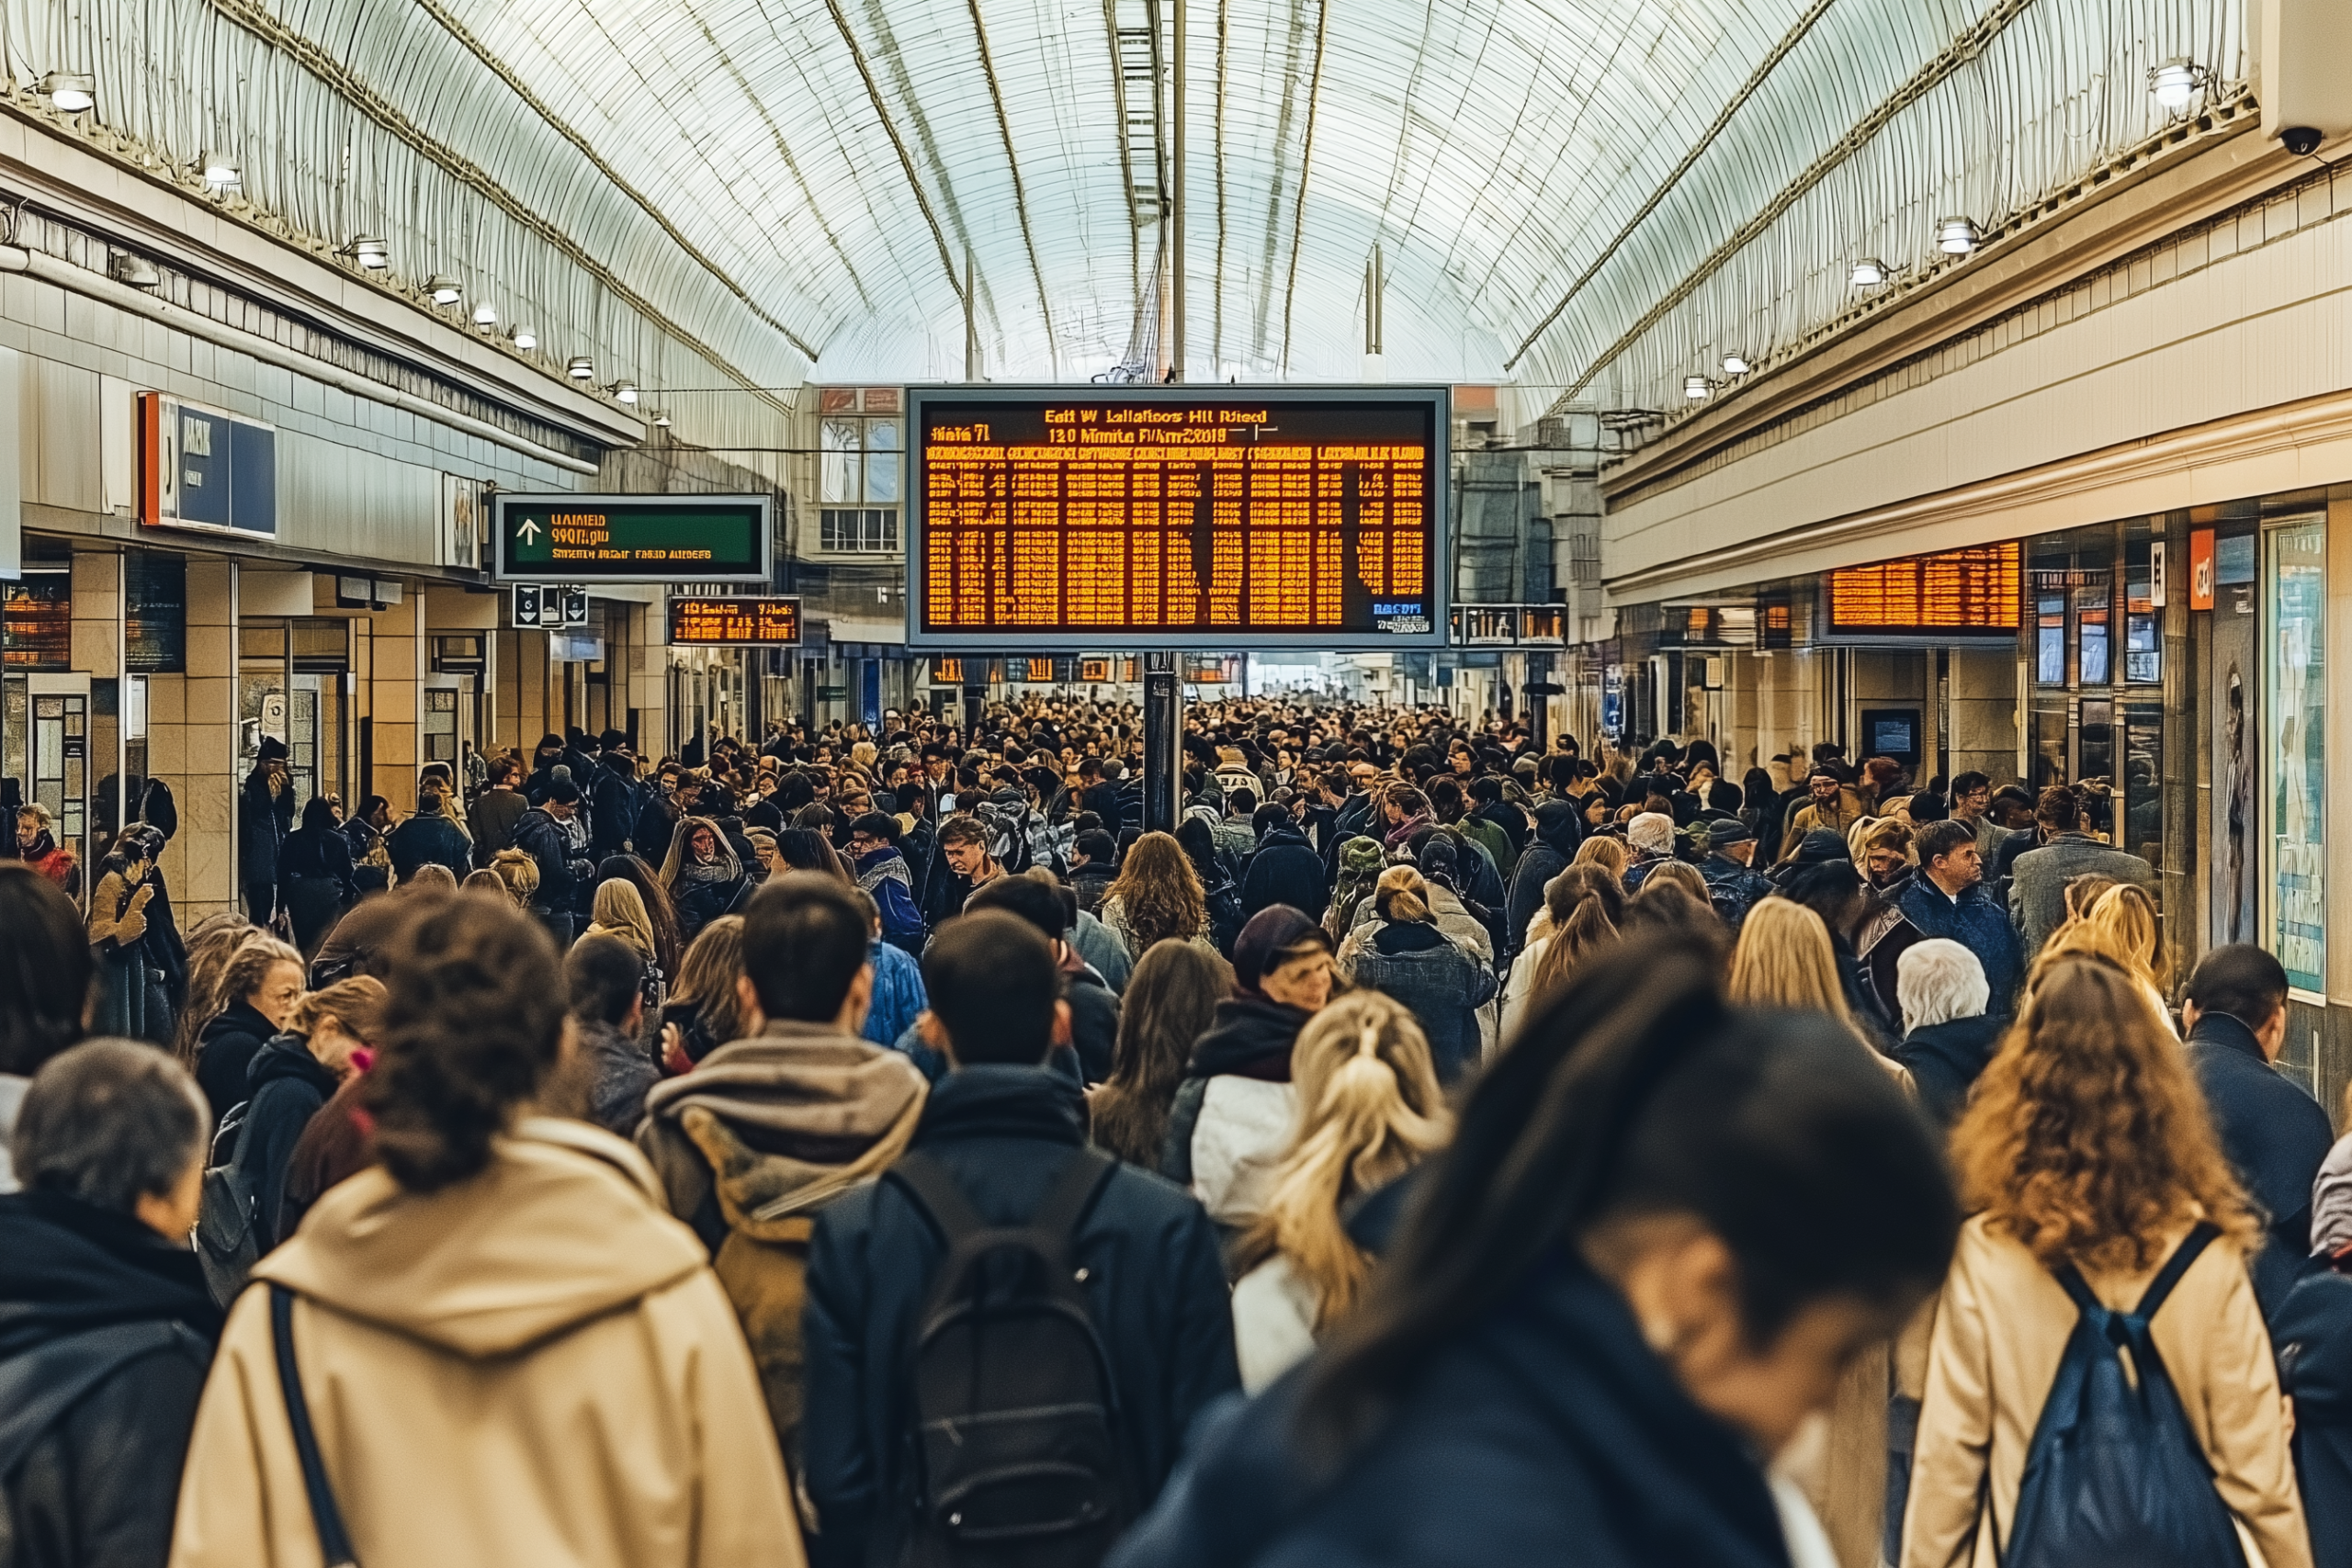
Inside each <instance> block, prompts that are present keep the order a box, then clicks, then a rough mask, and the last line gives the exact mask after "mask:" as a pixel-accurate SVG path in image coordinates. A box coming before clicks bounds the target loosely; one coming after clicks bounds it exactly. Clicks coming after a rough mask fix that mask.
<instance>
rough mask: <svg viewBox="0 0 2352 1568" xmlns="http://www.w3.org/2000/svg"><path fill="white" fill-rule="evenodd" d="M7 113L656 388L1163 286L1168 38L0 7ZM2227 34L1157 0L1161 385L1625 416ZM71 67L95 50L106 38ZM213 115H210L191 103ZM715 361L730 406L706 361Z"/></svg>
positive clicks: (835, 374) (2193, 3)
mask: <svg viewBox="0 0 2352 1568" xmlns="http://www.w3.org/2000/svg"><path fill="white" fill-rule="evenodd" d="M0 15H5V17H6V28H7V32H8V38H7V40H6V42H7V51H8V56H9V62H10V65H11V68H12V70H13V71H14V72H15V73H16V75H17V81H18V82H19V84H26V83H28V81H29V79H31V78H33V77H36V76H38V74H39V73H40V71H41V70H43V69H61V68H63V69H96V70H98V71H99V72H100V73H101V87H100V93H99V98H100V109H99V113H100V115H101V117H102V118H107V120H108V123H110V124H117V125H121V126H123V127H125V128H126V129H128V130H131V131H132V132H134V133H135V134H138V135H140V136H141V137H144V138H146V139H148V140H149V141H154V142H156V143H158V144H160V145H162V146H164V147H166V148H168V149H171V150H173V151H174V152H175V156H186V157H193V156H194V155H195V153H196V152H198V150H200V149H201V148H206V147H213V148H221V147H225V148H227V149H229V150H231V151H233V152H236V153H237V154H238V155H239V156H240V157H241V159H242V161H243V165H244V167H245V169H246V171H247V180H246V190H247V193H248V195H249V196H251V197H253V198H254V200H255V201H257V202H259V203H261V204H263V205H265V206H266V207H269V208H270V209H273V210H276V211H278V212H281V213H284V214H286V215H287V216H288V217H289V219H291V220H293V221H295V222H296V223H297V224H298V225H300V227H302V228H304V229H305V230H307V231H311V232H313V233H316V234H319V235H321V236H323V237H327V238H330V239H334V238H336V237H338V236H343V235H348V234H351V233H357V232H385V233H388V235H389V237H391V238H393V241H394V244H395V250H396V254H400V255H401V259H402V260H403V261H404V262H407V263H409V265H412V266H413V267H414V268H415V269H417V270H419V271H420V273H421V271H422V270H423V268H424V266H426V265H431V266H433V267H435V268H438V269H441V270H446V271H448V272H449V273H451V274H452V275H453V276H458V277H460V278H461V280H463V281H464V282H465V283H466V284H467V287H468V289H469V296H476V297H485V298H487V297H491V296H498V297H500V298H502V299H503V300H504V301H506V302H507V306H506V308H507V312H508V313H507V315H506V318H505V319H507V320H509V321H512V320H514V319H515V311H516V310H526V311H529V312H532V313H534V314H537V315H538V316H541V317H543V318H544V320H543V321H542V322H541V331H542V333H544V334H545V335H546V336H548V339H549V340H550V346H552V344H553V341H554V339H555V338H556V337H558V336H559V335H560V333H562V332H563V331H565V330H576V331H577V332H579V333H583V334H586V335H590V336H593V337H594V339H595V341H596V343H597V344H599V348H598V354H599V364H600V365H606V364H609V365H611V366H612V367H613V368H614V370H615V371H616V372H617V373H618V374H622V375H628V376H631V377H633V378H635V379H637V380H638V381H639V383H640V384H642V385H644V386H646V387H648V388H649V389H652V390H654V391H655V392H656V393H657V395H658V393H659V391H660V389H661V388H662V384H663V382H664V381H665V380H666V381H668V382H669V383H671V384H672V385H675V386H686V385H694V386H707V385H728V384H731V385H734V386H736V387H739V388H741V387H750V386H758V387H786V386H790V385H792V384H794V383H795V382H797V380H798V379H799V378H801V377H802V376H803V375H804V374H815V375H820V376H822V377H824V378H828V379H839V380H862V379H876V380H879V379H888V378H902V377H903V378H955V377H957V376H960V375H961V373H962V367H963V354H964V318H963V305H962V302H961V297H962V293H963V288H964V279H965V276H966V269H967V257H968V265H969V268H970V276H972V278H973V288H972V293H973V296H974V299H975V303H976V308H977V313H978V321H979V333H980V339H981V349H982V362H983V369H984V371H985V373H986V374H988V375H989V376H990V377H992V378H998V379H1012V378H1038V379H1046V378H1059V379H1082V378H1086V377H1088V376H1091V375H1095V374H1097V373H1100V372H1103V371H1104V370H1106V369H1107V368H1109V367H1111V366H1113V365H1114V364H1115V363H1116V362H1118V361H1119V360H1120V359H1121V358H1122V357H1124V356H1125V355H1126V354H1127V352H1128V346H1129V341H1130V337H1131V335H1132V334H1133V333H1134V332H1135V329H1136V317H1137V311H1138V300H1139V299H1143V298H1146V297H1148V294H1149V290H1150V288H1151V284H1152V280H1153V278H1154V277H1155V276H1157V274H1158V271H1159V249H1160V245H1161V243H1162V234H1163V227H1162V219H1161V214H1160V210H1159V209H1160V204H1161V199H1162V197H1163V195H1164V194H1165V193H1166V191H1167V189H1168V187H1169V185H1170V179H1169V160H1170V158H1171V157H1172V151H1173V135H1174V126H1173V119H1174V113H1173V84H1172V80H1171V67H1172V58H1171V57H1172V55H1173V53H1174V34H1173V18H1174V6H1173V0H416V3H415V4H414V5H409V6H390V5H385V4H382V3H381V0H141V4H139V5H136V6H134V5H132V4H131V3H130V0H100V3H99V4H96V5H95V6H94V5H91V4H89V3H88V0H0ZM2238 17H2239V7H2238V6H2236V5H2234V4H2232V3H2231V0H1419V3H1412V0H1189V4H1188V7H1187V22H1186V38H1185V43H1186V51H1185V52H1186V55H1187V79H1186V83H1185V91H1184V96H1183V107H1184V110H1185V113H1184V117H1183V118H1184V121H1185V128H1186V134H1187V137H1188V141H1187V152H1186V157H1185V173H1186V180H1185V185H1186V189H1187V192H1188V201H1189V213H1188V217H1187V221H1186V226H1185V236H1184V258H1185V264H1186V271H1187V273H1188V274H1189V287H1188V289H1187V297H1188V311H1187V315H1188V345H1189V355H1188V365H1187V371H1188V374H1189V376H1190V377H1191V378H1193V379H1207V378H1212V377H1221V376H1224V375H1239V376H1241V377H1242V378H1257V377H1261V376H1274V375H1288V376H1290V377H1293V378H1355V377H1356V376H1357V375H1359V374H1360V372H1361V369H1362V358H1361V356H1362V351H1363V306H1364V299H1363V279H1364V272H1365V260H1366V257H1367V255H1368V254H1369V253H1370V252H1371V250H1372V249H1373V247H1374V245H1375V244H1377V245H1379V246H1380V247H1381V248H1382V252H1383V254H1384V257H1385V265H1386V272H1387V279H1388V283H1387V289H1386V293H1385V312H1384V313H1385V350H1386V367H1387V372H1388V374H1389V375H1390V376H1391V377H1392V378H1439V379H1450V380H1489V379H1516V380H1518V381H1519V382H1521V384H1522V385H1524V386H1526V387H1527V388H1528V389H1530V391H1531V394H1532V402H1533V404H1534V406H1537V407H1541V406H1543V405H1544V403H1546V402H1550V401H1553V400H1566V399H1567V398H1568V397H1569V396H1570V395H1571V394H1573V395H1574V396H1575V397H1577V399H1579V400H1586V401H1599V402H1600V403H1601V404H1603V405H1605V406H1623V405H1625V404H1649V405H1652V406H1656V405H1657V404H1659V403H1660V402H1662V401H1665V400H1669V399H1671V398H1673V397H1674V396H1676V395H1678V393H1677V390H1676V389H1679V385H1680V380H1681V378H1682V377H1683V375H1684V374H1685V373H1687V372H1692V371H1703V370H1712V369H1713V365H1714V363H1715V362H1716V361H1717V360H1719V358H1720V356H1721V355H1723V354H1724V353H1735V352H1736V353H1738V354H1740V355H1744V356H1746V357H1748V358H1750V359H1758V360H1760V359H1762V358H1764V357H1765V356H1766V355H1770V353H1772V352H1774V351H1775V350H1776V349H1784V348H1786V347H1788V346H1790V345H1792V344H1795V343H1797V342H1800V341H1802V340H1803V339H1804V336H1805V335H1806V334H1807V333H1814V332H1817V331H1818V330H1820V329H1821V328H1822V326H1823V325H1824V324H1825V323H1826V322H1830V321H1834V320H1835V319H1836V318H1837V317H1838V313H1839V312H1840V311H1841V310H1843V309H1845V308H1846V307H1847V306H1848V305H1849V303H1850V297H1849V292H1848V289H1849V284H1848V272H1849V267H1850V265H1851V263H1852V262H1853V261H1854V260H1855V259H1857V258H1858V257H1860V256H1862V255H1871V256H1874V257H1878V258H1880V259H1883V260H1884V261H1885V262H1887V263H1888V264H1890V265H1892V266H1894V267H1895V268H1896V269H1898V270H1900V269H1904V268H1924V267H1926V266H1928V265H1940V262H1939V257H1938V255H1937V254H1936V251H1935V245H1934V226H1935V223H1936V221H1937V220H1939V219H1940V218H1942V217H1945V216H1951V215H1963V216H1968V217H1971V218H1973V219H1974V220H1977V221H1978V222H1980V223H1982V224H1983V225H1984V226H1985V228H1987V229H1988V230H1989V229H1992V228H1995V227H1996V226H1997V223H1998V222H1999V221H2000V220H2002V219H2003V218H2004V217H2006V216H2007V214H2010V213H2013V212H2015V211H2018V210H2019V209H2022V208H2024V207H2025V206H2028V205H2030V203H2032V202H2033V201H2035V200H2038V199H2040V198H2041V197H2042V196H2044V195H2045V194H2047V193H2048V192H2050V191H2052V190H2054V189H2058V188H2062V187H2063V186H2064V185H2065V184H2066V183H2067V182H2068V181H2069V180H2070V179H2072V178H2074V177H2075V176H2076V175H2079V174H2081V173H2082V172H2083V171H2085V170H2086V169H2089V168H2091V167H2093V166H2095V165H2096V164H2098V163H2100V162H2102V161H2103V160H2105V159H2107V158H2109V157H2110V156H2112V155H2113V154H2115V153H2116V152H2119V151H2120V150H2121V149H2123V148H2126V147H2129V146H2131V145H2132V144H2133V143H2135V142H2136V141H2140V140H2142V139H2143V138H2145V137H2146V136H2148V135H2149V134H2151V133H2152V132H2153V131H2154V130H2158V129H2160V128H2161V127H2162V125H2163V124H2164V122H2165V115H2166V112H2167V111H2166V110H2165V109H2164V108H2163V107H2161V106H2159V105H2157V104H2156V103H2155V102H2154V99H2153V97H2152V96H2151V95H2150V94H2149V92H2148V89H2147V84H2146V79H2145V78H2146V73H2147V71H2148V69H2149V67H2151V66H2153V65H2154V64H2155V63H2156V62H2159V61H2162V60H2165V59H2168V58H2173V57H2176V56H2186V57H2188V58H2189V59H2192V60H2195V61H2197V62H2199V63H2200V64H2203V65H2206V66H2209V67H2211V68H2212V69H2213V71H2214V73H2215V75H2216V78H2217V79H2216V81H2215V82H2214V84H2213V85H2211V86H2210V87H2208V88H2206V89H2205V91H2206V93H2207V94H2208V95H2209V96H2213V97H2221V96H2230V95H2232V94H2234V93H2235V92H2237V91H2238V90H2240V88H2239V82H2238V79H2239V78H2240V77H2242V76H2243V74H2244V72H2243V67H2242V64H2241V60H2240V56H2241V53H2242V39H2241V36H2240V25H2239V20H2238ZM102 39H104V40H105V41H104V42H103V43H102V42H101V40H102ZM231 85H233V90H226V89H228V88H229V87H230V86H231ZM714 367H724V369H723V370H721V369H718V368H714Z"/></svg>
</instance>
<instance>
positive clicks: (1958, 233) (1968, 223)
mask: <svg viewBox="0 0 2352 1568" xmlns="http://www.w3.org/2000/svg"><path fill="white" fill-rule="evenodd" d="M1984 240H1985V231H1983V230H1982V229H1979V228H1978V227H1977V226H1976V225H1975V223H1974V222H1973V221H1972V220H1969V219H1966V218H1947V219H1945V220H1943V221H1942V222H1940V223H1938V224H1937V225H1936V249H1938V250H1939V251H1941V252H1943V254H1946V255H1948V256H1964V255H1966V254H1968V253H1969V252H1971V251H1973V250H1974V249H1975V248H1976V247H1977V246H1978V245H1979V244H1982V243H1984Z"/></svg>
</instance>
